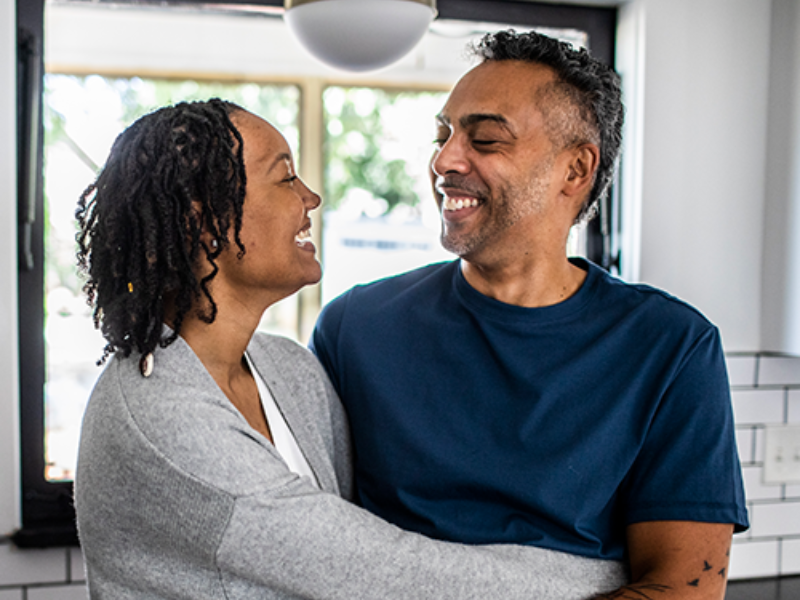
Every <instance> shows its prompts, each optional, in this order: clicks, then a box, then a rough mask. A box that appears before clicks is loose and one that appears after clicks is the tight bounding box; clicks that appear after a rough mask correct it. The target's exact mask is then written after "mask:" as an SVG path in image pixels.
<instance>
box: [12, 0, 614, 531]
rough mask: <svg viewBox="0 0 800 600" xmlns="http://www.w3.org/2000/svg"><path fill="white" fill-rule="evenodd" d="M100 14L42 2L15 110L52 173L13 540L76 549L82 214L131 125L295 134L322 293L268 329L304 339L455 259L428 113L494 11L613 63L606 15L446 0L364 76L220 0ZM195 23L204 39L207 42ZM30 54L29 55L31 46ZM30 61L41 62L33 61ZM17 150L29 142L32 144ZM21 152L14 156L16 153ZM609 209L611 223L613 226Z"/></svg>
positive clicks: (30, 13)
mask: <svg viewBox="0 0 800 600" xmlns="http://www.w3.org/2000/svg"><path fill="white" fill-rule="evenodd" d="M37 4H38V3H36V2H24V1H22V0H18V5H19V6H20V7H21V8H20V12H21V14H22V13H25V14H22V18H23V19H28V20H29V21H30V22H33V23H34V25H35V23H37V22H38V24H39V27H40V26H41V23H42V13H41V12H38V13H37V12H36V10H35V9H36V7H37ZM103 4H104V3H103V2H100V3H96V2H91V3H89V2H83V1H78V0H73V1H64V0H60V1H58V2H53V3H52V4H48V5H47V16H46V23H47V24H48V27H50V26H52V30H49V31H48V32H47V34H48V39H49V40H50V41H49V42H48V46H49V47H50V48H51V49H53V48H57V49H58V52H55V51H52V52H53V53H52V54H50V55H48V60H47V66H48V69H47V70H48V73H47V74H46V75H45V77H44V88H43V97H44V100H45V101H44V103H43V105H42V110H41V113H40V114H37V113H36V111H35V110H28V109H30V108H31V107H34V108H35V107H36V106H37V105H36V102H35V99H36V98H37V97H38V96H39V94H38V92H37V91H36V90H35V89H33V88H34V87H35V86H32V87H31V88H30V89H29V91H28V93H29V98H28V99H27V100H25V101H22V102H21V103H20V105H21V107H23V108H25V111H23V112H24V113H25V114H23V115H21V117H22V121H23V122H24V121H25V119H28V121H30V122H33V123H35V124H36V126H35V127H34V130H33V131H34V134H35V132H36V131H37V130H38V128H39V127H41V131H42V132H43V136H42V138H41V140H40V143H41V147H42V148H43V150H42V151H37V149H36V147H35V146H36V144H35V143H34V144H33V146H32V148H33V152H32V153H29V154H27V155H30V156H34V157H36V156H39V158H38V160H42V157H43V159H44V173H45V180H44V185H42V184H41V182H40V183H39V187H40V188H41V189H39V196H38V197H37V198H36V201H35V202H34V203H33V204H32V206H33V208H35V214H34V215H32V216H33V217H35V218H33V219H32V223H33V225H32V228H31V231H32V233H33V237H32V238H31V244H30V249H31V253H32V257H33V268H32V269H28V268H27V266H26V264H25V262H24V261H23V263H22V266H21V271H20V315H21V317H20V319H21V322H20V340H21V341H20V346H21V348H20V357H21V364H22V367H21V369H22V373H21V388H22V400H21V401H22V407H23V408H22V428H23V431H22V438H23V449H22V454H23V530H22V531H21V532H19V534H18V535H17V536H16V542H17V543H18V544H19V545H23V546H26V545H27V546H30V545H36V546H41V545H62V544H70V543H76V541H77V539H76V536H75V531H74V513H73V510H72V507H71V493H72V492H71V490H72V488H71V479H72V477H73V473H74V463H75V455H76V448H77V439H78V428H79V424H80V415H81V414H82V411H83V406H84V404H85V402H86V400H87V398H88V394H89V390H90V389H91V387H92V385H93V383H94V381H95V379H96V378H97V376H98V375H99V369H97V368H96V367H95V366H94V361H95V360H96V359H97V358H98V357H99V356H100V355H101V352H102V347H103V342H102V340H101V338H100V336H99V334H98V333H97V332H95V331H94V330H93V328H92V327H91V319H90V318H89V313H88V307H86V305H85V302H84V300H83V295H82V293H81V291H80V288H81V285H82V283H81V282H80V281H79V280H78V278H77V276H76V273H75V269H74V266H73V264H74V233H75V224H74V208H75V203H76V201H77V197H78V196H79V195H80V193H81V191H82V190H83V188H84V187H85V185H86V184H87V183H88V182H89V181H91V179H92V178H93V176H94V172H95V171H96V169H97V165H98V164H99V163H101V162H102V161H103V160H104V159H105V157H106V155H107V153H108V150H109V148H110V145H111V142H112V141H113V139H114V137H115V136H116V134H117V133H119V131H121V129H122V128H123V127H124V126H126V125H127V124H129V123H130V122H132V121H133V120H135V118H137V117H138V116H140V115H141V114H143V113H144V112H145V111H149V110H151V109H153V108H156V107H158V106H162V105H164V104H167V103H170V102H175V101H179V100H183V99H197V98H208V97H211V96H220V97H223V98H227V99H230V100H233V101H234V102H237V103H239V104H241V105H242V106H244V107H245V108H248V109H250V110H253V111H254V112H256V113H258V114H260V115H262V116H264V117H265V118H267V119H268V120H269V121H271V122H272V123H273V124H275V125H276V126H277V127H278V128H279V129H280V130H281V131H282V132H283V133H284V135H286V136H287V138H288V141H289V143H290V145H291V146H292V148H293V150H294V152H295V154H296V156H297V162H298V165H299V172H300V174H301V175H302V176H303V177H304V179H305V180H306V181H307V183H309V185H310V186H311V187H312V188H315V189H317V190H321V191H322V192H323V197H324V200H325V204H324V206H323V211H322V213H323V218H322V220H323V221H324V223H323V227H322V228H321V230H322V242H323V243H322V245H321V252H322V259H323V268H324V273H325V276H324V279H323V284H322V285H321V286H319V287H316V288H315V289H307V290H304V291H303V292H302V293H301V294H298V295H297V296H295V297H293V298H290V299H287V300H286V301H284V302H282V303H280V304H279V305H276V306H274V307H272V308H271V309H270V310H269V311H268V313H267V315H265V319H264V321H263V322H262V327H264V328H265V329H268V330H270V331H275V332H279V333H282V334H284V335H288V336H290V337H294V338H295V339H298V340H300V341H301V342H305V340H306V339H307V335H308V333H309V332H310V328H311V327H312V326H313V323H314V320H315V318H316V314H317V312H318V310H319V307H320V305H321V303H324V302H326V301H327V300H329V299H331V298H332V297H334V296H335V295H337V294H338V293H340V292H341V291H344V290H345V289H346V288H348V287H350V286H351V285H353V284H355V283H359V282H361V281H366V280H371V279H375V278H377V277H382V276H386V275H390V274H394V273H397V272H400V271H404V270H407V269H410V268H413V267H415V266H418V265H421V264H425V263H428V262H433V261H436V260H442V259H445V260H446V259H448V258H450V257H449V255H448V254H447V253H446V252H445V251H444V250H443V249H441V247H440V246H439V243H438V217H437V215H436V214H435V211H433V210H432V209H433V203H432V202H430V188H429V186H430V183H429V181H428V176H427V162H428V159H429V157H430V152H431V150H432V144H431V141H432V140H433V137H434V122H433V115H435V114H436V113H437V112H438V111H439V109H440V108H441V106H442V104H443V103H444V99H445V96H446V90H447V89H449V87H450V86H451V85H452V83H453V82H455V81H456V80H457V79H458V77H459V76H460V74H461V73H462V72H463V71H465V70H466V69H467V68H469V65H468V64H467V63H465V62H463V61H462V62H459V57H460V55H461V54H462V52H463V48H464V45H465V43H466V41H467V40H468V39H469V38H470V37H474V36H476V35H479V34H480V33H481V32H482V30H486V29H493V28H496V27H497V26H493V25H491V24H486V23H484V22H492V21H497V19H498V15H501V17H502V18H501V20H502V21H504V22H506V23H518V24H521V25H522V26H524V25H525V24H528V25H533V24H538V25H543V26H547V27H551V28H560V29H562V30H563V29H564V28H567V29H568V31H560V33H559V35H562V36H564V35H566V36H568V37H569V38H570V39H571V40H573V41H574V43H586V39H587V38H588V41H589V44H590V45H591V46H592V48H593V51H594V52H595V53H596V54H598V55H600V56H605V58H606V59H607V60H611V59H612V58H613V31H614V21H615V11H614V10H612V9H582V8H578V7H574V6H569V7H564V6H555V5H538V4H535V3H519V2H492V3H491V6H489V3H488V2H485V1H478V0H474V1H459V2H455V1H451V0H439V1H438V8H439V17H440V19H441V20H439V21H437V22H436V25H435V27H433V28H432V29H433V33H432V34H431V36H430V37H431V39H430V40H429V41H426V42H424V44H423V47H422V48H421V49H420V50H418V52H417V54H416V55H415V56H412V57H410V58H409V59H408V60H407V61H405V64H401V65H399V66H398V67H397V68H396V69H390V70H388V71H386V72H382V73H379V74H376V75H374V76H370V77H369V78H366V79H365V78H364V77H361V78H355V77H350V76H345V75H342V74H337V73H333V72H330V71H327V70H325V69H324V68H323V67H321V66H319V65H316V64H315V63H313V62H311V61H310V59H305V58H303V57H299V56H297V53H295V54H294V55H290V54H288V53H287V50H286V48H287V47H291V43H289V42H288V41H287V38H286V33H285V31H282V30H281V28H282V23H281V21H279V20H278V19H275V18H271V17H269V16H266V17H265V16H264V15H263V13H261V12H259V13H258V14H257V15H255V16H254V15H253V14H248V15H246V16H242V15H241V14H239V13H235V14H229V13H227V12H225V11H224V10H223V9H221V8H220V6H221V4H220V3H217V5H216V8H215V9H214V10H215V11H217V12H215V13H213V14H211V13H210V11H205V12H203V13H200V12H198V11H196V10H193V9H185V8H181V9H173V10H167V9H165V8H164V7H163V6H162V7H161V8H159V9H158V10H156V9H154V8H149V9H148V8H145V9H143V8H141V7H139V8H124V6H121V5H124V3H117V5H116V6H115V8H114V9H113V10H112V9H109V8H106V7H104V6H103ZM158 4H159V5H160V6H161V5H162V4H163V3H158ZM237 4H241V3H237ZM254 4H262V5H273V6H275V5H280V4H282V2H280V1H279V0H275V1H273V0H264V1H261V2H254ZM26 5H27V8H24V10H23V7H24V6H26ZM31 7H33V8H31ZM39 8H41V7H39ZM220 11H221V12H220ZM26 15H27V16H26ZM587 15H589V16H587ZM210 19H215V21H214V24H213V32H214V33H213V44H212V43H211V42H209V41H208V40H207V39H206V38H203V37H202V36H203V35H204V33H203V32H208V31H212V29H209V20H210ZM465 21H466V23H465ZM178 23H180V27H178ZM598 23H599V24H600V25H598ZM82 27H85V28H87V29H85V30H83V29H81V28H82ZM33 29H35V27H33ZM192 31H195V32H200V33H199V34H196V35H200V36H201V43H200V44H198V43H197V40H196V38H195V39H193V38H192V37H191V36H190V35H189V34H190V32H192ZM39 33H41V31H39ZM550 33H551V34H552V31H550ZM206 35H207V34H206ZM126 39H129V40H131V41H130V42H129V45H127V46H126V43H127V42H126ZM141 39H147V40H148V45H147V49H148V52H147V53H140V52H137V51H136V50H137V49H138V48H139V47H138V45H137V44H138V43H139V42H140V41H141ZM93 42H97V43H101V44H103V51H102V52H99V51H98V50H97V49H96V48H92V47H91V43H93ZM170 44H172V45H170ZM425 44H427V46H425ZM30 48H32V49H33V50H34V51H35V50H36V46H35V44H33V45H32V46H30ZM20 55H21V56H22V55H23V54H22V52H21V53H20ZM30 56H33V57H34V58H33V59H32V60H31V61H29V64H31V65H34V66H35V64H36V60H35V59H36V58H37V57H36V53H35V52H33V53H32V54H30ZM86 56H89V57H90V58H85V57H86ZM76 57H78V58H76ZM81 57H84V58H81ZM39 58H40V57H39ZM70 61H72V62H70ZM304 61H305V62H304ZM437 61H438V62H437ZM420 64H425V65H426V66H427V67H428V68H427V69H420V68H419V65H420ZM21 68H22V71H23V74H25V73H29V74H30V77H27V78H26V77H22V78H21V79H20V81H21V83H22V85H21V89H22V88H24V87H25V85H24V84H25V82H30V83H35V82H36V80H37V79H38V74H37V73H36V70H35V69H34V68H32V67H25V66H24V65H23V67H21ZM26 68H27V70H26ZM26 111H27V112H26ZM27 141H28V142H30V141H34V142H36V141H37V140H36V136H35V135H33V136H28V140H27ZM25 152H26V151H25V149H24V148H21V154H20V155H21V156H24V155H26V154H25ZM21 162H24V161H21ZM25 164H28V163H25ZM33 172H36V169H35V168H34V171H33ZM21 180H22V178H21ZM609 214H610V213H609V212H608V211H606V212H605V213H604V215H605V218H606V222H607V223H608V224H609V227H608V230H609V232H610V231H611V230H612V229H613V228H612V227H610V224H611V223H613V219H612V218H611V217H610V216H609ZM319 221H320V216H319V215H317V216H316V218H315V222H316V223H317V224H318V223H319ZM595 223H597V221H595ZM23 225H24V224H23ZM593 227H595V226H593ZM315 229H316V230H317V233H319V230H320V228H319V227H318V226H317V227H316V228H315ZM580 235H582V236H583V237H584V239H586V240H587V241H586V244H585V245H586V247H587V249H588V252H589V256H590V257H591V258H592V259H593V260H595V261H596V262H601V263H606V262H607V261H606V260H604V259H603V256H604V254H603V252H602V250H603V248H606V249H609V248H612V246H611V244H610V243H609V240H610V239H611V238H610V236H608V235H606V236H601V235H599V230H598V231H592V230H590V231H588V232H584V233H582V234H580ZM580 235H579V236H578V238H580ZM578 238H576V239H578ZM594 240H598V242H594ZM576 244H578V243H577V242H576ZM578 245H580V244H578ZM318 247H320V246H319V245H318ZM598 249H599V250H600V251H599V252H598ZM25 252H26V248H22V249H21V257H23V258H24V257H25V256H26V254H25ZM605 256H610V252H606V253H605Z"/></svg>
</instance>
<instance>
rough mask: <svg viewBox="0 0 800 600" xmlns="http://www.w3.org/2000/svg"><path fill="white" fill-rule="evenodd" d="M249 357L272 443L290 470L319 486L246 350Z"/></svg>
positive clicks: (249, 364) (248, 360)
mask: <svg viewBox="0 0 800 600" xmlns="http://www.w3.org/2000/svg"><path fill="white" fill-rule="evenodd" d="M244 355H245V357H246V358H247V365H248V366H249V367H250V372H251V373H252V374H253V379H255V380H256V387H258V395H259V397H260V398H261V406H262V407H263V408H264V415H265V416H266V417H267V424H268V425H269V430H270V433H271V434H272V443H273V444H274V445H275V449H276V450H277V451H278V454H280V455H281V458H283V460H284V461H285V462H286V464H287V466H288V467H289V470H290V471H292V472H294V473H297V474H298V475H305V476H306V477H308V478H309V479H311V481H312V483H313V484H314V485H315V486H317V487H319V482H318V481H317V476H316V475H314V471H312V470H311V465H309V464H308V461H307V460H306V457H305V456H303V453H302V452H301V451H300V446H298V445H297V440H296V439H295V438H294V435H293V434H292V430H291V429H289V425H288V424H287V423H286V419H284V418H283V414H281V411H280V409H279V408H278V405H277V404H276V403H275V399H274V398H273V397H272V393H271V392H270V391H269V388H268V387H267V384H266V383H264V380H263V379H262V378H261V375H259V374H258V371H256V369H255V367H254V366H253V363H252V362H251V361H250V355H249V354H248V353H247V352H245V354H244Z"/></svg>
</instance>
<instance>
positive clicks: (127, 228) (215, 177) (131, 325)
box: [75, 98, 247, 364]
mask: <svg viewBox="0 0 800 600" xmlns="http://www.w3.org/2000/svg"><path fill="white" fill-rule="evenodd" d="M241 110H243V109H242V108H240V107H239V106H237V105H235V104H232V103H229V102H225V101H223V100H220V99H218V98H214V99H212V100H209V101H207V102H190V103H187V102H182V103H180V104H176V105H175V106H169V107H166V108H162V109H160V110H157V111H155V112H153V113H150V114H148V115H145V116H144V117H142V118H140V119H139V120H137V121H136V122H135V123H133V125H131V126H130V127H128V128H127V129H126V130H125V131H123V132H122V133H121V134H120V135H119V136H118V137H117V139H116V141H115V142H114V145H113V147H112V149H111V153H110V154H109V157H108V161H107V162H106V165H105V166H104V167H103V169H102V171H101V172H100V174H99V175H98V177H97V179H96V180H95V181H94V183H92V184H91V185H89V187H88V188H86V191H84V192H83V194H81V197H80V200H79V202H78V209H77V211H76V213H75V216H76V218H77V220H78V224H79V232H78V233H77V235H76V239H77V242H78V252H77V259H78V266H79V268H80V269H81V271H82V272H83V273H84V274H85V275H86V276H87V281H86V284H85V285H84V288H83V289H84V291H85V292H86V294H87V302H88V304H89V305H90V306H92V307H93V308H94V314H93V317H94V324H95V327H97V328H100V329H101V331H102V333H103V337H105V339H106V342H107V344H106V347H105V349H104V351H103V356H102V358H101V359H100V360H99V361H98V364H102V363H103V362H105V360H106V359H107V358H108V356H109V355H111V354H112V353H114V352H118V353H121V354H122V356H125V357H127V356H129V355H130V354H131V352H133V351H136V352H138V353H139V354H140V355H143V356H144V355H146V354H148V353H150V352H152V351H153V350H154V349H155V348H156V346H157V345H159V344H160V345H161V346H162V347H165V346H168V345H169V344H171V343H172V342H174V341H175V339H177V337H178V334H179V333H180V330H181V324H182V323H183V321H184V318H185V317H186V315H187V313H188V312H189V311H191V310H197V311H198V315H199V317H200V318H201V319H203V320H204V321H206V322H208V323H210V322H212V321H213V320H214V319H215V317H216V311H217V306H216V304H215V302H214V299H213V298H212V297H211V294H210V292H209V289H208V284H209V282H210V281H211V280H212V279H213V278H214V277H215V275H216V274H217V271H218V267H217V265H216V262H215V259H216V258H217V257H218V256H219V255H220V253H221V252H222V250H223V249H224V248H225V247H226V246H227V245H229V241H228V236H229V231H230V230H231V229H232V231H233V240H234V242H235V244H236V246H237V247H238V249H239V256H242V255H243V254H244V251H245V250H244V246H243V245H242V242H241V240H240V238H239V233H240V230H241V226H242V205H243V203H244V196H245V187H246V183H247V178H246V176H245V169H244V160H243V155H242V151H243V145H244V144H243V141H242V136H241V135H240V133H239V131H238V130H237V129H236V127H235V126H234V125H233V123H232V122H231V116H232V115H233V114H234V113H236V112H237V111H241ZM204 231H205V232H208V233H209V234H210V235H211V236H212V239H214V240H216V244H212V245H211V247H208V246H207V245H206V244H205V243H203V242H202V240H201V234H202V233H203V232H204ZM203 259H204V260H207V261H208V263H209V264H210V266H211V269H210V273H209V274H208V275H206V276H204V277H202V278H198V277H197V276H196V275H195V273H196V268H195V267H196V266H197V265H198V264H199V261H200V260H203ZM165 303H168V306H169V309H170V313H171V314H170V315H169V316H170V318H171V325H172V333H171V334H170V335H168V336H166V337H163V338H162V324H163V323H164V318H165V308H167V306H166V305H165Z"/></svg>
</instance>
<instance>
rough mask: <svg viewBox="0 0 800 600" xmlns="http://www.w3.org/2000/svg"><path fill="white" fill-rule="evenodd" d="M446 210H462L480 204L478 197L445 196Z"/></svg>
mask: <svg viewBox="0 0 800 600" xmlns="http://www.w3.org/2000/svg"><path fill="white" fill-rule="evenodd" d="M443 206H444V209H445V210H461V209H462V208H469V207H470V206H478V200H477V199H476V198H445V199H444V203H443Z"/></svg>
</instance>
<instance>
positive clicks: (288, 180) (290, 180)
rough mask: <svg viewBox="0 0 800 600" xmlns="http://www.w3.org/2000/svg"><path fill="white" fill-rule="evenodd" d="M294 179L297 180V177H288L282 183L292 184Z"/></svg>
mask: <svg viewBox="0 0 800 600" xmlns="http://www.w3.org/2000/svg"><path fill="white" fill-rule="evenodd" d="M295 179H297V175H289V177H287V178H286V179H284V180H283V181H284V182H285V183H292V182H293V181H294V180H295Z"/></svg>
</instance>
